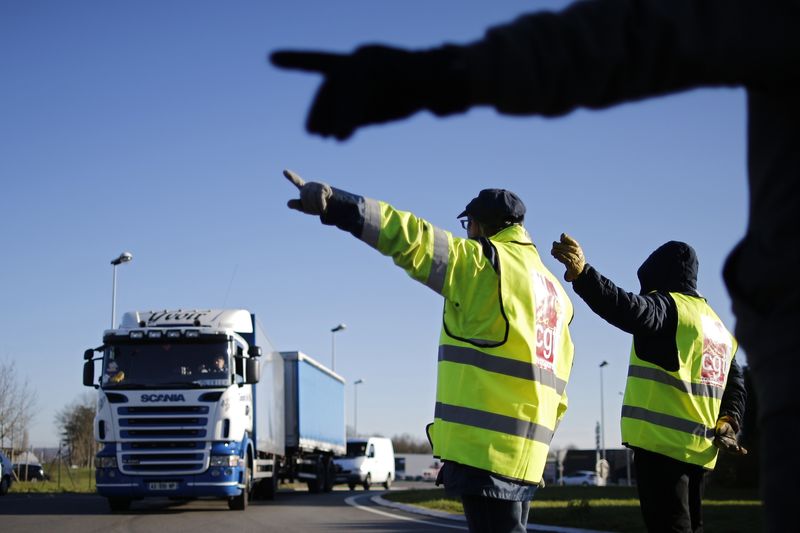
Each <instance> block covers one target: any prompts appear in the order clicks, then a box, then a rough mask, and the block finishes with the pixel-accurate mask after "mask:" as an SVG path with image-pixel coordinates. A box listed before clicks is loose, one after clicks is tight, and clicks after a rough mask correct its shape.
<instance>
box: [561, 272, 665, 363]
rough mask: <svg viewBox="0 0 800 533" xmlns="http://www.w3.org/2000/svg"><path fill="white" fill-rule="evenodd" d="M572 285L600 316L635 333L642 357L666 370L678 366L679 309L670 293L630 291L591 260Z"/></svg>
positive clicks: (638, 351) (638, 354)
mask: <svg viewBox="0 0 800 533" xmlns="http://www.w3.org/2000/svg"><path fill="white" fill-rule="evenodd" d="M572 288H573V289H574V290H575V292H576V293H577V294H578V296H580V297H581V299H582V300H583V301H584V302H586V305H588V306H589V307H590V308H591V309H592V311H594V312H595V313H596V314H597V315H598V316H600V318H602V319H603V320H605V321H606V322H608V323H609V324H611V325H612V326H616V327H618V328H619V329H621V330H622V331H625V332H627V333H631V334H633V343H634V347H635V349H636V355H637V356H638V357H639V358H640V359H642V360H644V361H647V362H648V363H652V364H654V365H658V366H660V367H661V368H663V369H665V370H669V371H675V370H677V369H678V348H677V346H676V344H675V331H676V329H677V327H678V309H677V307H676V306H675V302H674V301H673V300H672V298H671V297H670V296H669V295H667V294H662V293H658V292H655V293H651V294H646V295H639V294H634V293H631V292H626V291H625V290H623V289H621V288H619V287H617V286H616V285H615V284H614V282H612V281H611V280H610V279H608V278H606V277H605V276H603V275H602V274H600V273H599V272H598V271H597V270H596V269H595V268H593V267H592V266H591V265H589V264H588V263H587V264H586V266H585V267H584V269H583V272H582V273H581V275H580V276H578V278H577V279H575V281H573V282H572Z"/></svg>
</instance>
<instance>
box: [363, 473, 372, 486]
mask: <svg viewBox="0 0 800 533" xmlns="http://www.w3.org/2000/svg"><path fill="white" fill-rule="evenodd" d="M371 486H372V474H370V473H369V472H367V477H365V478H364V490H369V488H370V487H371Z"/></svg>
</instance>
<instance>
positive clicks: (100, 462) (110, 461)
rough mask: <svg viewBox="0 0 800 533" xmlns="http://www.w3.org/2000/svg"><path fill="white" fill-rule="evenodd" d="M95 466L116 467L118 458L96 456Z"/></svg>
mask: <svg viewBox="0 0 800 533" xmlns="http://www.w3.org/2000/svg"><path fill="white" fill-rule="evenodd" d="M94 467H95V468H116V467H117V458H116V457H114V456H112V457H108V456H105V457H95V458H94Z"/></svg>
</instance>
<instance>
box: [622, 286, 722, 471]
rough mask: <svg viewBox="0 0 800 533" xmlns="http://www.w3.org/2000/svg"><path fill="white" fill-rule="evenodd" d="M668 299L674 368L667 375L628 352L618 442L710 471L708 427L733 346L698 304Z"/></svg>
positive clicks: (712, 454)
mask: <svg viewBox="0 0 800 533" xmlns="http://www.w3.org/2000/svg"><path fill="white" fill-rule="evenodd" d="M670 296H671V297H672V299H673V300H674V301H675V305H676V306H677V309H678V327H677V331H676V336H675V340H676V345H677V348H678V359H679V367H678V370H677V371H675V372H669V371H667V370H664V369H663V368H661V367H660V366H658V365H654V364H652V363H648V362H647V361H644V360H642V359H639V357H638V356H637V355H636V350H635V349H634V348H631V357H630V364H629V366H628V382H627V385H626V387H625V397H624V399H623V405H622V423H621V425H622V442H623V443H625V444H628V445H630V446H636V447H639V448H643V449H645V450H649V451H651V452H655V453H660V454H662V455H666V456H667V457H671V458H673V459H677V460H678V461H682V462H685V463H691V464H695V465H699V466H702V467H705V468H708V469H713V468H714V465H715V464H716V462H717V448H716V447H714V443H713V441H714V426H715V424H716V422H717V417H718V416H719V409H720V404H721V401H722V394H723V393H724V392H725V385H726V383H727V380H728V372H729V371H730V367H731V362H732V361H733V356H734V355H735V353H736V349H737V348H738V344H737V342H736V339H735V338H734V337H733V335H731V333H730V332H729V331H728V330H727V329H726V328H725V326H724V325H723V324H722V321H721V320H720V319H719V317H718V316H717V314H716V313H715V312H714V311H713V310H712V309H711V307H709V305H708V304H707V303H706V302H705V300H704V299H702V298H698V297H693V296H687V295H685V294H680V293H670Z"/></svg>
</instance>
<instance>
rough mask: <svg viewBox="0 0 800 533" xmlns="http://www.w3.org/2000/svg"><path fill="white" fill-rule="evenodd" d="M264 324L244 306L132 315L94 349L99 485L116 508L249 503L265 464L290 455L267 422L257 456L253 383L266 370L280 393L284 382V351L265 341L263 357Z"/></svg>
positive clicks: (90, 364) (90, 373)
mask: <svg viewBox="0 0 800 533" xmlns="http://www.w3.org/2000/svg"><path fill="white" fill-rule="evenodd" d="M256 329H257V325H256V321H255V317H253V316H252V315H251V314H250V313H249V312H247V311H245V310H241V309H237V310H213V309H212V310H201V311H198V310H193V311H181V310H178V311H147V312H130V313H126V314H125V315H124V317H123V320H122V323H121V325H120V327H119V328H118V329H115V330H107V331H106V332H105V333H104V335H103V344H102V346H100V347H98V348H94V349H90V350H87V351H86V353H85V354H84V358H85V360H86V362H85V365H84V385H89V386H94V387H95V388H97V390H98V397H97V414H96V419H95V425H94V432H95V439H96V440H97V441H98V442H100V443H101V445H102V447H101V449H100V451H99V452H98V454H97V456H96V459H95V465H96V467H97V471H96V481H97V491H98V492H99V493H100V494H101V495H103V496H106V497H107V498H108V502H109V505H110V507H111V509H112V510H114V511H118V510H125V509H127V508H128V507H129V506H130V503H131V501H132V500H134V499H140V498H144V497H151V496H167V497H198V496H213V497H219V498H227V499H228V503H229V506H230V508H231V509H244V508H245V507H246V506H247V499H248V495H249V493H250V492H251V490H252V488H253V486H254V484H255V482H256V481H257V476H255V475H254V471H255V470H256V466H257V460H258V459H259V458H261V457H268V456H269V453H272V454H273V455H275V454H279V455H282V454H283V448H282V446H283V434H282V428H279V427H271V428H270V427H267V428H259V429H260V431H261V432H262V433H263V434H262V435H260V437H262V440H263V442H262V446H261V451H262V454H261V455H258V454H257V453H256V449H257V448H256V439H257V438H259V436H257V435H256V434H255V427H254V421H253V416H254V408H253V396H254V390H253V385H254V384H256V383H258V382H259V380H260V379H261V377H262V370H264V371H265V372H264V373H265V374H266V377H267V378H268V379H271V380H272V381H274V382H275V383H280V384H281V387H280V390H281V393H282V379H283V377H282V374H283V369H282V359H281V357H280V354H278V353H277V352H275V351H274V350H272V349H271V348H269V342H268V341H267V340H266V338H263V339H259V342H261V343H266V346H265V347H266V348H269V349H268V350H267V351H266V352H265V354H264V357H262V351H261V347H260V346H259V345H257V344H256V342H255V339H256ZM262 345H263V344H262ZM97 353H99V354H100V355H99V357H97V356H95V354H97ZM96 361H99V362H100V364H101V365H102V366H101V368H102V374H101V375H100V376H99V378H98V379H95V377H94V365H95V362H96ZM278 408H280V409H282V405H280V406H278ZM273 418H276V417H273ZM267 463H269V461H267ZM261 466H263V465H261ZM268 466H269V465H267V466H263V468H259V469H258V470H259V473H260V474H261V475H260V476H259V477H272V478H273V479H274V480H275V481H276V480H277V477H276V476H275V475H274V471H273V469H274V463H273V466H272V467H268Z"/></svg>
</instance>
